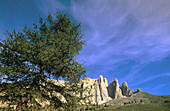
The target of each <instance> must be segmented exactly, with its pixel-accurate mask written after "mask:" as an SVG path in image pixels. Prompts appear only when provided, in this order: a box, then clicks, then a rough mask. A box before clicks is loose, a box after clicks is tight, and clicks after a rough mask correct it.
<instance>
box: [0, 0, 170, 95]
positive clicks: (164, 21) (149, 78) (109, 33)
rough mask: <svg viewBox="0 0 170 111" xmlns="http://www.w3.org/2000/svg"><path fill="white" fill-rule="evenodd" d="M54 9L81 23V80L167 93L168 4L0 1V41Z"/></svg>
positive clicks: (153, 0) (166, 0) (168, 0)
mask: <svg viewBox="0 0 170 111" xmlns="http://www.w3.org/2000/svg"><path fill="white" fill-rule="evenodd" d="M56 8H58V9H60V10H62V11H67V12H68V13H69V14H70V15H71V16H73V17H74V19H75V20H76V21H78V22H81V23H82V29H83V33H84V34H85V36H84V39H85V40H86V41H87V46H86V47H84V49H83V50H82V51H81V52H80V55H79V56H78V58H77V60H78V61H80V62H81V63H83V62H85V65H86V66H87V67H88V70H87V77H90V78H98V77H99V75H103V77H106V78H107V80H108V82H109V83H110V82H111V81H112V80H114V78H117V79H118V81H119V84H120V85H121V84H122V83H123V81H126V82H127V84H128V86H129V88H130V89H132V90H135V91H136V89H137V88H140V89H141V90H143V91H146V92H149V93H152V94H155V95H170V11H169V10H170V0H0V37H1V39H5V36H4V35H3V32H4V31H5V29H7V30H9V31H12V30H13V29H16V30H19V29H21V26H23V25H24V24H27V25H28V26H32V24H33V23H34V22H36V21H37V20H38V15H41V16H43V17H45V16H46V15H47V14H48V11H50V12H52V13H54V12H55V10H56Z"/></svg>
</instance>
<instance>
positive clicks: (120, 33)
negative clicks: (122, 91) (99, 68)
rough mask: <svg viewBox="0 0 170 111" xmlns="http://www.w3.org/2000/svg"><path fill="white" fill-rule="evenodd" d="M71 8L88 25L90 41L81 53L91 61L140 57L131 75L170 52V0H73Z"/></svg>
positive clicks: (76, 16)
mask: <svg viewBox="0 0 170 111" xmlns="http://www.w3.org/2000/svg"><path fill="white" fill-rule="evenodd" d="M71 10H72V14H73V16H74V17H75V18H76V19H77V20H79V21H81V22H82V24H83V25H86V29H85V30H86V33H85V34H86V36H85V38H86V39H87V40H88V42H87V47H85V49H84V50H83V51H82V53H81V55H82V56H80V57H81V59H83V60H85V61H87V63H91V64H90V65H92V64H93V65H95V64H102V65H103V66H107V67H109V64H117V62H114V61H117V59H121V61H124V60H134V61H138V63H139V66H134V68H133V69H132V71H131V72H133V73H131V74H130V73H129V74H127V76H129V77H131V76H132V75H133V74H136V73H138V72H137V71H135V72H134V71H133V70H138V69H142V68H143V67H142V65H144V66H145V65H147V64H149V63H151V62H154V61H158V60H161V59H163V58H164V57H166V56H168V55H170V44H169V41H170V36H169V35H170V31H169V28H170V22H169V18H170V12H169V10H170V1H169V0H157V1H155V0H135V1H132V0H124V1H118V0H86V1H79V2H78V1H77V0H72V2H71ZM90 31H91V32H90ZM91 50H92V51H91ZM117 57H118V58H117ZM105 58H107V60H106V59H105ZM121 61H119V63H120V64H121ZM87 65H88V64H87ZM135 65H136V64H135ZM112 66H113V65H110V67H112ZM138 67H139V68H138ZM135 68H136V69H135ZM138 71H139V70H138ZM125 78H126V77H125Z"/></svg>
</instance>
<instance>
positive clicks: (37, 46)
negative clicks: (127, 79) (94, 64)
mask: <svg viewBox="0 0 170 111" xmlns="http://www.w3.org/2000/svg"><path fill="white" fill-rule="evenodd" d="M6 32H7V33H6V36H7V39H6V40H1V42H0V73H1V74H2V76H3V80H6V81H8V82H7V83H3V84H1V90H0V92H4V91H6V92H9V93H8V94H6V96H5V98H6V99H8V100H10V101H11V104H15V103H17V106H18V107H19V106H24V105H25V106H27V104H28V101H34V100H33V99H32V98H33V97H34V95H35V93H36V94H37V92H41V88H42V87H43V86H42V85H41V82H44V81H45V79H46V78H55V79H58V78H59V77H62V78H64V79H66V80H68V81H70V82H73V83H76V82H77V81H79V80H80V79H81V78H82V77H83V76H85V73H86V68H85V67H84V66H83V64H80V63H79V62H77V61H76V59H75V57H76V56H77V55H78V54H79V51H80V50H82V48H83V46H84V45H85V41H84V40H82V37H83V36H84V34H82V30H81V25H80V24H78V23H77V22H76V21H75V20H73V19H72V18H70V17H69V15H68V14H66V13H64V14H62V12H60V11H57V12H56V14H55V17H53V16H52V15H51V14H49V15H48V16H47V17H46V18H45V19H43V18H42V17H39V22H38V23H34V24H33V27H27V26H26V25H25V26H24V27H23V28H22V29H21V30H19V31H15V30H13V32H12V33H10V32H9V31H6ZM73 77H74V80H73ZM9 83H10V84H9ZM51 87H53V86H51ZM55 88H56V87H55ZM11 89H12V90H11ZM53 90H54V89H51V88H49V90H48V91H53ZM55 90H57V91H60V92H62V91H63V89H62V88H61V87H60V88H59V87H58V88H57V89H55ZM37 95H38V94H37ZM40 95H42V94H41V93H40ZM23 97H25V98H26V99H27V101H26V102H25V101H23V100H22V98H23ZM53 100H54V99H53ZM16 101H17V102H16Z"/></svg>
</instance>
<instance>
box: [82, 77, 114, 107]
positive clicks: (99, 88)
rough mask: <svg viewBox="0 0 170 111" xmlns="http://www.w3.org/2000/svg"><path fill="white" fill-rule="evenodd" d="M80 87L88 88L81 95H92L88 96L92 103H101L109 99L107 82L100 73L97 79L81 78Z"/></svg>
mask: <svg viewBox="0 0 170 111" xmlns="http://www.w3.org/2000/svg"><path fill="white" fill-rule="evenodd" d="M82 87H83V88H86V87H88V90H87V91H85V92H84V93H83V95H92V97H91V98H90V100H91V102H92V104H95V103H98V104H102V103H104V102H107V101H109V100H111V98H110V97H109V95H108V90H107V87H108V83H107V79H106V78H103V76H102V75H100V77H99V78H98V79H89V78H86V79H84V80H82Z"/></svg>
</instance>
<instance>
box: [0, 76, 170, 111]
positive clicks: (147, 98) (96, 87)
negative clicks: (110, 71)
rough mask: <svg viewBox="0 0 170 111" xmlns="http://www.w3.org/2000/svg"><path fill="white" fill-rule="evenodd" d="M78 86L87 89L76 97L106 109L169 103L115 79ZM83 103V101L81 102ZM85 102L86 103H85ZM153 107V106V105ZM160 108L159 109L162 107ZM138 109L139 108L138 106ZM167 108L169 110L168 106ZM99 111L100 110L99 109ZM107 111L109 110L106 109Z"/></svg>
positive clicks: (59, 83)
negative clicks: (86, 97)
mask: <svg viewBox="0 0 170 111" xmlns="http://www.w3.org/2000/svg"><path fill="white" fill-rule="evenodd" d="M46 82H48V83H50V84H54V85H55V86H59V87H63V86H65V83H67V82H68V81H63V80H61V81H59V80H54V79H48V78H46ZM41 84H42V86H43V87H48V86H45V83H43V82H41ZM79 86H80V87H81V88H83V89H87V90H86V91H84V92H83V93H80V94H78V95H76V96H83V97H84V96H90V95H91V97H90V98H89V102H91V105H93V104H95V105H100V106H102V107H103V106H107V107H108V108H111V109H113V108H117V107H122V106H126V105H134V104H152V103H156V104H159V105H160V104H163V106H164V103H165V104H168V105H169V103H170V96H169V95H167V96H155V95H152V94H149V93H146V92H143V91H142V90H140V89H137V91H133V90H130V89H129V88H128V85H127V83H126V82H123V83H122V85H121V86H120V85H119V83H118V80H117V79H116V78H115V79H114V80H113V81H112V82H111V83H110V84H109V85H108V82H107V79H106V78H103V76H102V75H100V76H99V78H97V79H90V78H85V79H83V80H81V81H80V83H79ZM41 90H42V91H44V92H46V89H45V88H42V89H41ZM47 95H48V96H49V97H50V96H51V97H54V96H55V97H57V98H58V99H59V100H60V102H61V103H67V100H66V99H65V98H64V96H63V95H62V94H60V93H59V92H55V91H53V92H52V93H51V94H48V93H47ZM0 96H5V95H4V94H1V93H0ZM35 101H36V102H37V103H38V104H39V105H40V106H42V107H45V106H46V105H50V101H48V100H44V101H42V100H40V99H38V98H37V99H35ZM82 102H83V101H82ZM86 102H87V101H86ZM8 104H9V103H7V102H6V103H3V102H1V101H0V109H1V108H5V107H7V106H8ZM154 105H155V104H154ZM163 106H160V107H163ZM139 107H141V106H140V105H139ZM125 108H126V107H125ZM168 108H170V107H169V106H168ZM99 109H100V108H99ZM165 109H167V107H166V108H165ZM108 110H109V109H108Z"/></svg>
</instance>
